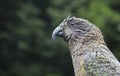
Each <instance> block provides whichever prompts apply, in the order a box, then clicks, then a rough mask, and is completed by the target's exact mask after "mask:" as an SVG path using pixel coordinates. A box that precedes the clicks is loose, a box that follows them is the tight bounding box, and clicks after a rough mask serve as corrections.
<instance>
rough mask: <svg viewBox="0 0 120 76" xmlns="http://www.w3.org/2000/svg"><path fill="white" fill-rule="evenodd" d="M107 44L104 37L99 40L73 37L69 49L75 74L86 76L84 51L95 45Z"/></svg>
mask: <svg viewBox="0 0 120 76" xmlns="http://www.w3.org/2000/svg"><path fill="white" fill-rule="evenodd" d="M98 44H99V45H100V44H101V45H105V42H104V40H103V38H99V39H98V40H95V39H86V38H82V39H77V38H75V39H72V40H69V42H68V45H69V50H70V54H71V57H72V62H73V67H74V72H75V76H85V75H86V71H85V69H84V67H83V64H84V59H83V57H84V51H85V50H86V49H90V48H92V47H93V46H94V45H98Z"/></svg>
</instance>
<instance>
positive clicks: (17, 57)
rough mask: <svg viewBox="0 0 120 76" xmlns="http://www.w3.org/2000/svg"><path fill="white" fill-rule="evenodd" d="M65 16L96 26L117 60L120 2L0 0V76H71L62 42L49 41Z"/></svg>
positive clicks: (119, 48)
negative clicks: (87, 21)
mask: <svg viewBox="0 0 120 76" xmlns="http://www.w3.org/2000/svg"><path fill="white" fill-rule="evenodd" d="M68 15H72V16H76V17H81V18H85V19H87V20H89V21H90V22H92V23H94V24H95V25H97V26H98V27H99V28H100V29H101V31H102V33H103V35H104V38H105V41H106V43H107V46H108V47H109V48H110V49H111V51H112V52H113V53H114V55H115V56H116V57H117V58H118V60H120V0H0V76H74V72H73V68H72V62H71V57H70V55H69V51H68V48H67V45H66V43H65V42H64V40H63V39H61V38H57V40H56V42H54V43H53V42H52V39H51V34H52V31H53V29H54V28H55V27H56V26H58V25H59V24H60V23H61V21H62V20H63V19H64V18H66V17H67V16H68Z"/></svg>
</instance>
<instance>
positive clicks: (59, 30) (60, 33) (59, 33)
mask: <svg viewBox="0 0 120 76" xmlns="http://www.w3.org/2000/svg"><path fill="white" fill-rule="evenodd" d="M56 36H59V37H63V28H62V25H61V24H60V25H59V26H58V27H56V28H55V29H54V31H53V33H52V40H53V41H55V39H56Z"/></svg>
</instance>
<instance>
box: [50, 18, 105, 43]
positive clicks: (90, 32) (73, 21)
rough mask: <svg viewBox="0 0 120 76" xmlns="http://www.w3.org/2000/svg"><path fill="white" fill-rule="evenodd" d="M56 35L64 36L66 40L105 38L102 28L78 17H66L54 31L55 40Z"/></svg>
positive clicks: (53, 37)
mask: <svg viewBox="0 0 120 76" xmlns="http://www.w3.org/2000/svg"><path fill="white" fill-rule="evenodd" d="M56 36H58V37H62V38H63V39H64V40H65V41H67V42H69V41H70V40H75V39H79V40H81V41H83V42H85V41H87V42H89V41H90V40H97V39H98V38H103V36H102V34H101V32H100V30H99V29H98V28H97V27H96V26H95V25H93V24H92V23H90V22H89V21H88V20H85V19H82V18H76V17H70V16H69V17H67V18H65V19H64V20H63V21H62V22H61V23H60V25H59V26H57V27H56V28H55V29H54V31H53V33H52V39H53V41H55V38H56Z"/></svg>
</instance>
